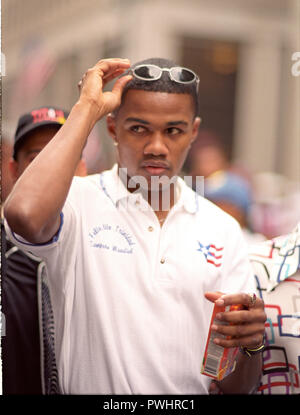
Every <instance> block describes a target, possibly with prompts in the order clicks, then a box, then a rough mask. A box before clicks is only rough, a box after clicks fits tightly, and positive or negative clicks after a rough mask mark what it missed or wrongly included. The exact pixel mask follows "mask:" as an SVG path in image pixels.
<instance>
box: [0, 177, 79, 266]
mask: <svg viewBox="0 0 300 415" xmlns="http://www.w3.org/2000/svg"><path fill="white" fill-rule="evenodd" d="M74 179H75V180H74ZM74 179H73V182H72V185H71V188H70V191H69V194H68V197H67V200H66V202H65V205H64V207H63V210H62V212H61V213H60V226H59V229H58V231H57V232H56V234H55V235H54V236H53V238H52V239H51V240H50V241H48V242H46V243H41V244H33V243H31V242H29V241H27V240H26V239H24V238H22V237H21V236H20V235H18V234H16V233H15V232H13V230H12V229H11V228H10V226H9V225H8V223H7V221H6V219H5V218H4V226H5V231H6V234H7V236H8V238H9V239H10V240H11V241H12V242H13V243H14V244H15V245H16V246H18V247H19V248H20V249H22V250H23V251H25V252H29V253H32V254H34V255H36V256H38V257H40V258H43V259H49V256H50V257H51V259H53V260H54V259H55V252H57V253H58V252H59V250H60V247H61V246H70V245H73V244H74V241H75V235H76V229H77V227H78V222H79V212H78V210H79V209H78V208H75V206H76V205H77V206H78V199H80V194H81V189H80V182H79V181H78V180H76V178H74ZM79 202H80V200H79Z"/></svg>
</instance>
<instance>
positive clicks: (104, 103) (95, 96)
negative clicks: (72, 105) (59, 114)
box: [78, 58, 132, 120]
mask: <svg viewBox="0 0 300 415" xmlns="http://www.w3.org/2000/svg"><path fill="white" fill-rule="evenodd" d="M129 67H130V62H129V60H128V59H119V58H113V59H101V60H100V61H98V62H97V63H96V65H95V66H93V67H92V68H90V69H88V70H87V71H86V72H85V74H84V75H83V77H82V79H81V80H80V81H79V83H78V87H79V90H80V98H79V101H80V102H83V103H92V107H93V110H94V111H95V117H96V119H97V120H98V119H100V118H101V117H103V116H105V115H106V114H108V113H109V112H112V111H113V110H114V109H116V108H117V107H118V106H119V105H120V102H121V96H122V92H123V89H124V87H125V85H126V83H127V82H128V81H130V80H131V79H132V76H131V75H124V76H123V77H121V78H119V79H118V80H117V81H116V82H115V84H114V86H113V88H112V91H106V92H103V87H104V86H105V85H106V84H107V83H108V82H109V81H111V80H112V79H114V78H116V77H118V76H119V75H122V74H123V73H124V72H125V71H126V70H127V69H128V68H129Z"/></svg>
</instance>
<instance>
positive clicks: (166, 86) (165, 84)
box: [122, 58, 199, 117]
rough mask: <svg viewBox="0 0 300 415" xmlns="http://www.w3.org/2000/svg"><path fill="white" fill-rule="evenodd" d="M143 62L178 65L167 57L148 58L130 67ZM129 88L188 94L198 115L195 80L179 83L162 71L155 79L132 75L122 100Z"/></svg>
mask: <svg viewBox="0 0 300 415" xmlns="http://www.w3.org/2000/svg"><path fill="white" fill-rule="evenodd" d="M143 64H151V65H157V66H159V67H160V68H172V67H174V66H180V65H177V64H176V63H175V62H173V61H171V60H169V59H164V58H149V59H145V60H143V61H140V62H137V63H135V64H134V65H132V68H135V67H136V66H138V65H143ZM130 89H138V90H142V91H151V92H167V93H169V94H172V93H173V94H189V95H191V96H192V99H193V101H194V107H195V117H197V116H198V112H199V102H198V92H197V84H196V82H193V83H191V84H180V83H178V82H175V81H172V79H171V78H170V77H169V74H168V73H166V72H163V73H162V76H161V78H160V79H158V80H156V81H143V80H142V79H138V78H135V77H133V78H132V80H131V81H129V82H128V83H127V84H126V85H125V88H124V91H123V95H122V101H123V99H124V97H125V95H126V93H127V92H128V91H129V90H130Z"/></svg>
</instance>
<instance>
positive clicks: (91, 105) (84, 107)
mask: <svg viewBox="0 0 300 415" xmlns="http://www.w3.org/2000/svg"><path fill="white" fill-rule="evenodd" d="M73 109H74V110H75V111H77V110H78V111H79V113H80V114H81V115H82V114H84V116H85V117H87V118H88V119H89V121H90V122H91V123H92V124H93V126H94V124H96V122H97V121H98V120H99V119H100V118H102V117H104V115H105V114H104V113H103V114H102V113H101V109H100V108H99V106H98V105H97V104H96V103H95V101H93V100H92V99H88V98H87V97H80V98H79V100H78V101H77V102H76V104H75V105H74V107H73Z"/></svg>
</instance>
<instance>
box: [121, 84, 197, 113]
mask: <svg viewBox="0 0 300 415" xmlns="http://www.w3.org/2000/svg"><path fill="white" fill-rule="evenodd" d="M119 112H121V113H122V114H123V115H124V117H125V118H128V117H136V118H141V119H144V118H145V117H143V116H141V117H139V116H138V114H144V115H147V116H149V117H151V115H154V116H157V115H160V116H162V117H163V116H164V115H165V116H166V117H167V116H168V115H172V116H175V120H178V119H182V117H183V116H184V118H185V117H188V118H189V117H190V116H193V115H194V108H193V100H192V97H191V95H189V94H178V93H168V92H154V91H143V90H134V89H130V90H129V91H128V92H127V93H126V95H125V97H124V98H123V100H122V103H121V105H120V108H119ZM177 114H178V115H177ZM178 117H179V118H178Z"/></svg>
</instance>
